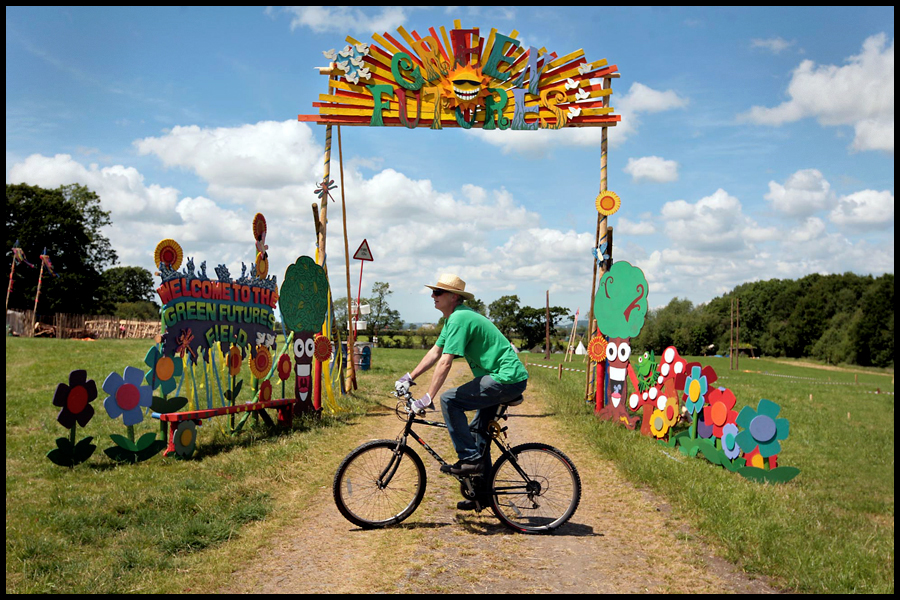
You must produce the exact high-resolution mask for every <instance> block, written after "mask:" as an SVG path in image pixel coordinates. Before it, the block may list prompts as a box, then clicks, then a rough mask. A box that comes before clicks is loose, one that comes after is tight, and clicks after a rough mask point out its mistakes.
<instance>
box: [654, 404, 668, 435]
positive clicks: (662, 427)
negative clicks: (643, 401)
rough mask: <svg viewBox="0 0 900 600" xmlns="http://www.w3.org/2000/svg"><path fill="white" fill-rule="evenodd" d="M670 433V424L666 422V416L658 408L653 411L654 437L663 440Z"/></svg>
mask: <svg viewBox="0 0 900 600" xmlns="http://www.w3.org/2000/svg"><path fill="white" fill-rule="evenodd" d="M668 431H669V422H668V421H667V420H666V415H665V413H664V412H663V411H661V410H659V409H658V408H657V409H656V410H654V411H653V414H651V415H650V433H652V434H653V436H654V437H657V438H662V437H664V436H665V435H666V433H668Z"/></svg>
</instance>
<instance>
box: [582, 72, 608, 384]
mask: <svg viewBox="0 0 900 600" xmlns="http://www.w3.org/2000/svg"><path fill="white" fill-rule="evenodd" d="M611 87H612V79H611V78H609V77H604V78H603V89H609V88H611ZM608 106H609V96H603V107H604V108H606V107H608ZM608 132H609V128H608V127H603V128H601V129H600V192H601V193H602V192H605V191H606V189H607V181H606V165H607V153H608V146H609V143H608ZM607 230H608V223H607V221H606V216H605V215H601V214H600V213H597V235H596V239H595V241H594V246H595V247H597V248H599V247H600V244H601V243H603V242H604V241H606V236H607ZM609 250H610V258H611V257H612V245H611V244H610V245H609ZM600 259H601V261H600V262H602V256H601V257H600ZM604 266H606V265H605V263H604ZM597 271H598V268H597V261H594V278H593V280H592V282H591V303H590V305H588V339H589V340H590V339H591V336H593V335H594V332H595V330H596V320H595V318H594V294H595V293H596V292H597V280H598V277H597ZM604 273H605V271H603V270H602V269H600V274H599V275H600V277H601V278H602V277H603V274H604ZM592 365H593V360H591V359H588V368H587V369H586V371H587V373H586V375H587V377H586V383H585V391H584V399H585V400H588V399H590V398H591V396H593V386H592V385H591V371H592V369H591V366H592ZM596 383H597V382H596V381H595V382H594V384H595V385H596Z"/></svg>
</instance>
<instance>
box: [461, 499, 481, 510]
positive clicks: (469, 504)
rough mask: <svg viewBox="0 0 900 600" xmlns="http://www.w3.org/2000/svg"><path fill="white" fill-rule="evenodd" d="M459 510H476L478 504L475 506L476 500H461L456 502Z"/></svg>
mask: <svg viewBox="0 0 900 600" xmlns="http://www.w3.org/2000/svg"><path fill="white" fill-rule="evenodd" d="M456 508H457V510H475V509H476V508H477V506H475V501H474V500H460V501H459V502H457V503H456Z"/></svg>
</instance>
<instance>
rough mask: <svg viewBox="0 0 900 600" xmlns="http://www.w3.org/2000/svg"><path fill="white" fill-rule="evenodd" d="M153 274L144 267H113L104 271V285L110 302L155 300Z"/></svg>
mask: <svg viewBox="0 0 900 600" xmlns="http://www.w3.org/2000/svg"><path fill="white" fill-rule="evenodd" d="M153 284H154V281H153V275H152V274H151V273H150V271H148V270H147V269H145V268H143V267H113V268H111V269H107V270H106V271H104V272H103V287H104V291H105V292H106V297H107V299H108V300H109V301H110V302H139V301H141V300H145V301H150V302H153V300H154V298H155V297H156V293H155V289H154V288H155V286H154V285H153Z"/></svg>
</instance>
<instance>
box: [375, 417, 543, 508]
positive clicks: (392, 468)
mask: <svg viewBox="0 0 900 600" xmlns="http://www.w3.org/2000/svg"><path fill="white" fill-rule="evenodd" d="M506 409H507V407H506V405H501V408H500V409H499V410H498V412H497V415H496V416H495V417H494V419H495V420H494V421H493V422H496V420H498V419H501V418H505V414H506ZM413 424H419V425H426V426H428V427H440V428H443V429H447V424H446V423H442V422H440V421H429V420H427V419H419V418H417V416H416V413H415V412H410V413H409V417H408V418H407V420H406V425H405V426H404V428H403V432H402V433H401V434H400V435H399V436H398V438H397V446H396V447H395V448H394V457H393V458H392V459H391V461H390V462H389V463H388V465H387V467H385V469H384V471H382V472H381V475H380V476H379V477H378V485H379V487H380V488H381V489H384V488H385V487H387V486H388V484H389V483H390V481H391V478H393V476H394V473H396V471H397V468H398V467H399V466H400V459H401V455H402V450H401V448H402V447H403V446H407V445H408V444H407V442H406V440H407V438H408V437H409V436H412V438H413V439H414V440H416V441H417V442H418V443H419V444H420V445H421V446H422V447H423V448H425V450H426V451H427V452H428V454H430V455H431V457H432V458H434V459H435V460H436V461H437V462H439V463H440V464H441V465H447V464H449V463H448V462H447V461H445V460H444V459H443V457H441V455H440V454H438V453H437V452H436V451H435V450H434V449H433V448H432V447H431V446H429V445H428V444H427V443H426V442H425V440H423V439H422V438H421V437H420V436H419V434H417V433H416V432H415V431H413V428H412V426H413ZM488 429H490V427H488ZM505 430H506V428H505V427H504V428H502V429H500V432H503V431H505ZM485 433H486V434H487V435H488V436H489V438H490V441H489V442H488V444H490V442H491V441H492V442H493V443H494V444H495V445H496V446H497V448H498V449H499V450H500V453H501V454H509V458H508V460H509V463H510V464H511V465H512V466H513V468H515V470H516V471H517V472H518V473H519V475H521V476H522V478H523V479H524V480H525V482H526V485H525V487H526V489H528V490H529V491H530V490H531V488H532V480H531V478H530V477H528V474H527V473H525V471H523V470H522V468H521V467H519V463H518V461H517V460H516V457H515V455H513V454H512V453H510V452H509V448H508V446H504V444H503V443H501V442H500V440H499V439H498V438H499V435H498V434H497V433H494V432H491V431H488V432H485ZM487 467H488V469H490V468H491V465H487ZM484 475H485V476H487V475H489V472H485V473H484ZM454 477H456V479H457V480H459V481H460V483H462V484H463V485H465V486H466V489H467V490H468V491H469V492H470V493H471V494H472V496H473V497H475V496H476V494H475V489H474V484H473V483H472V479H471V476H465V477H464V476H461V475H454ZM513 489H521V486H515V487H511V488H508V490H513ZM494 491H495V492H496V491H497V490H494ZM503 491H507V489H506V488H504V490H503ZM529 496H531V494H529ZM475 501H476V503H478V504H479V509H480V504H481V503H480V502H479V500H478V498H477V497H476V499H475ZM532 502H534V500H533V499H532Z"/></svg>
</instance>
